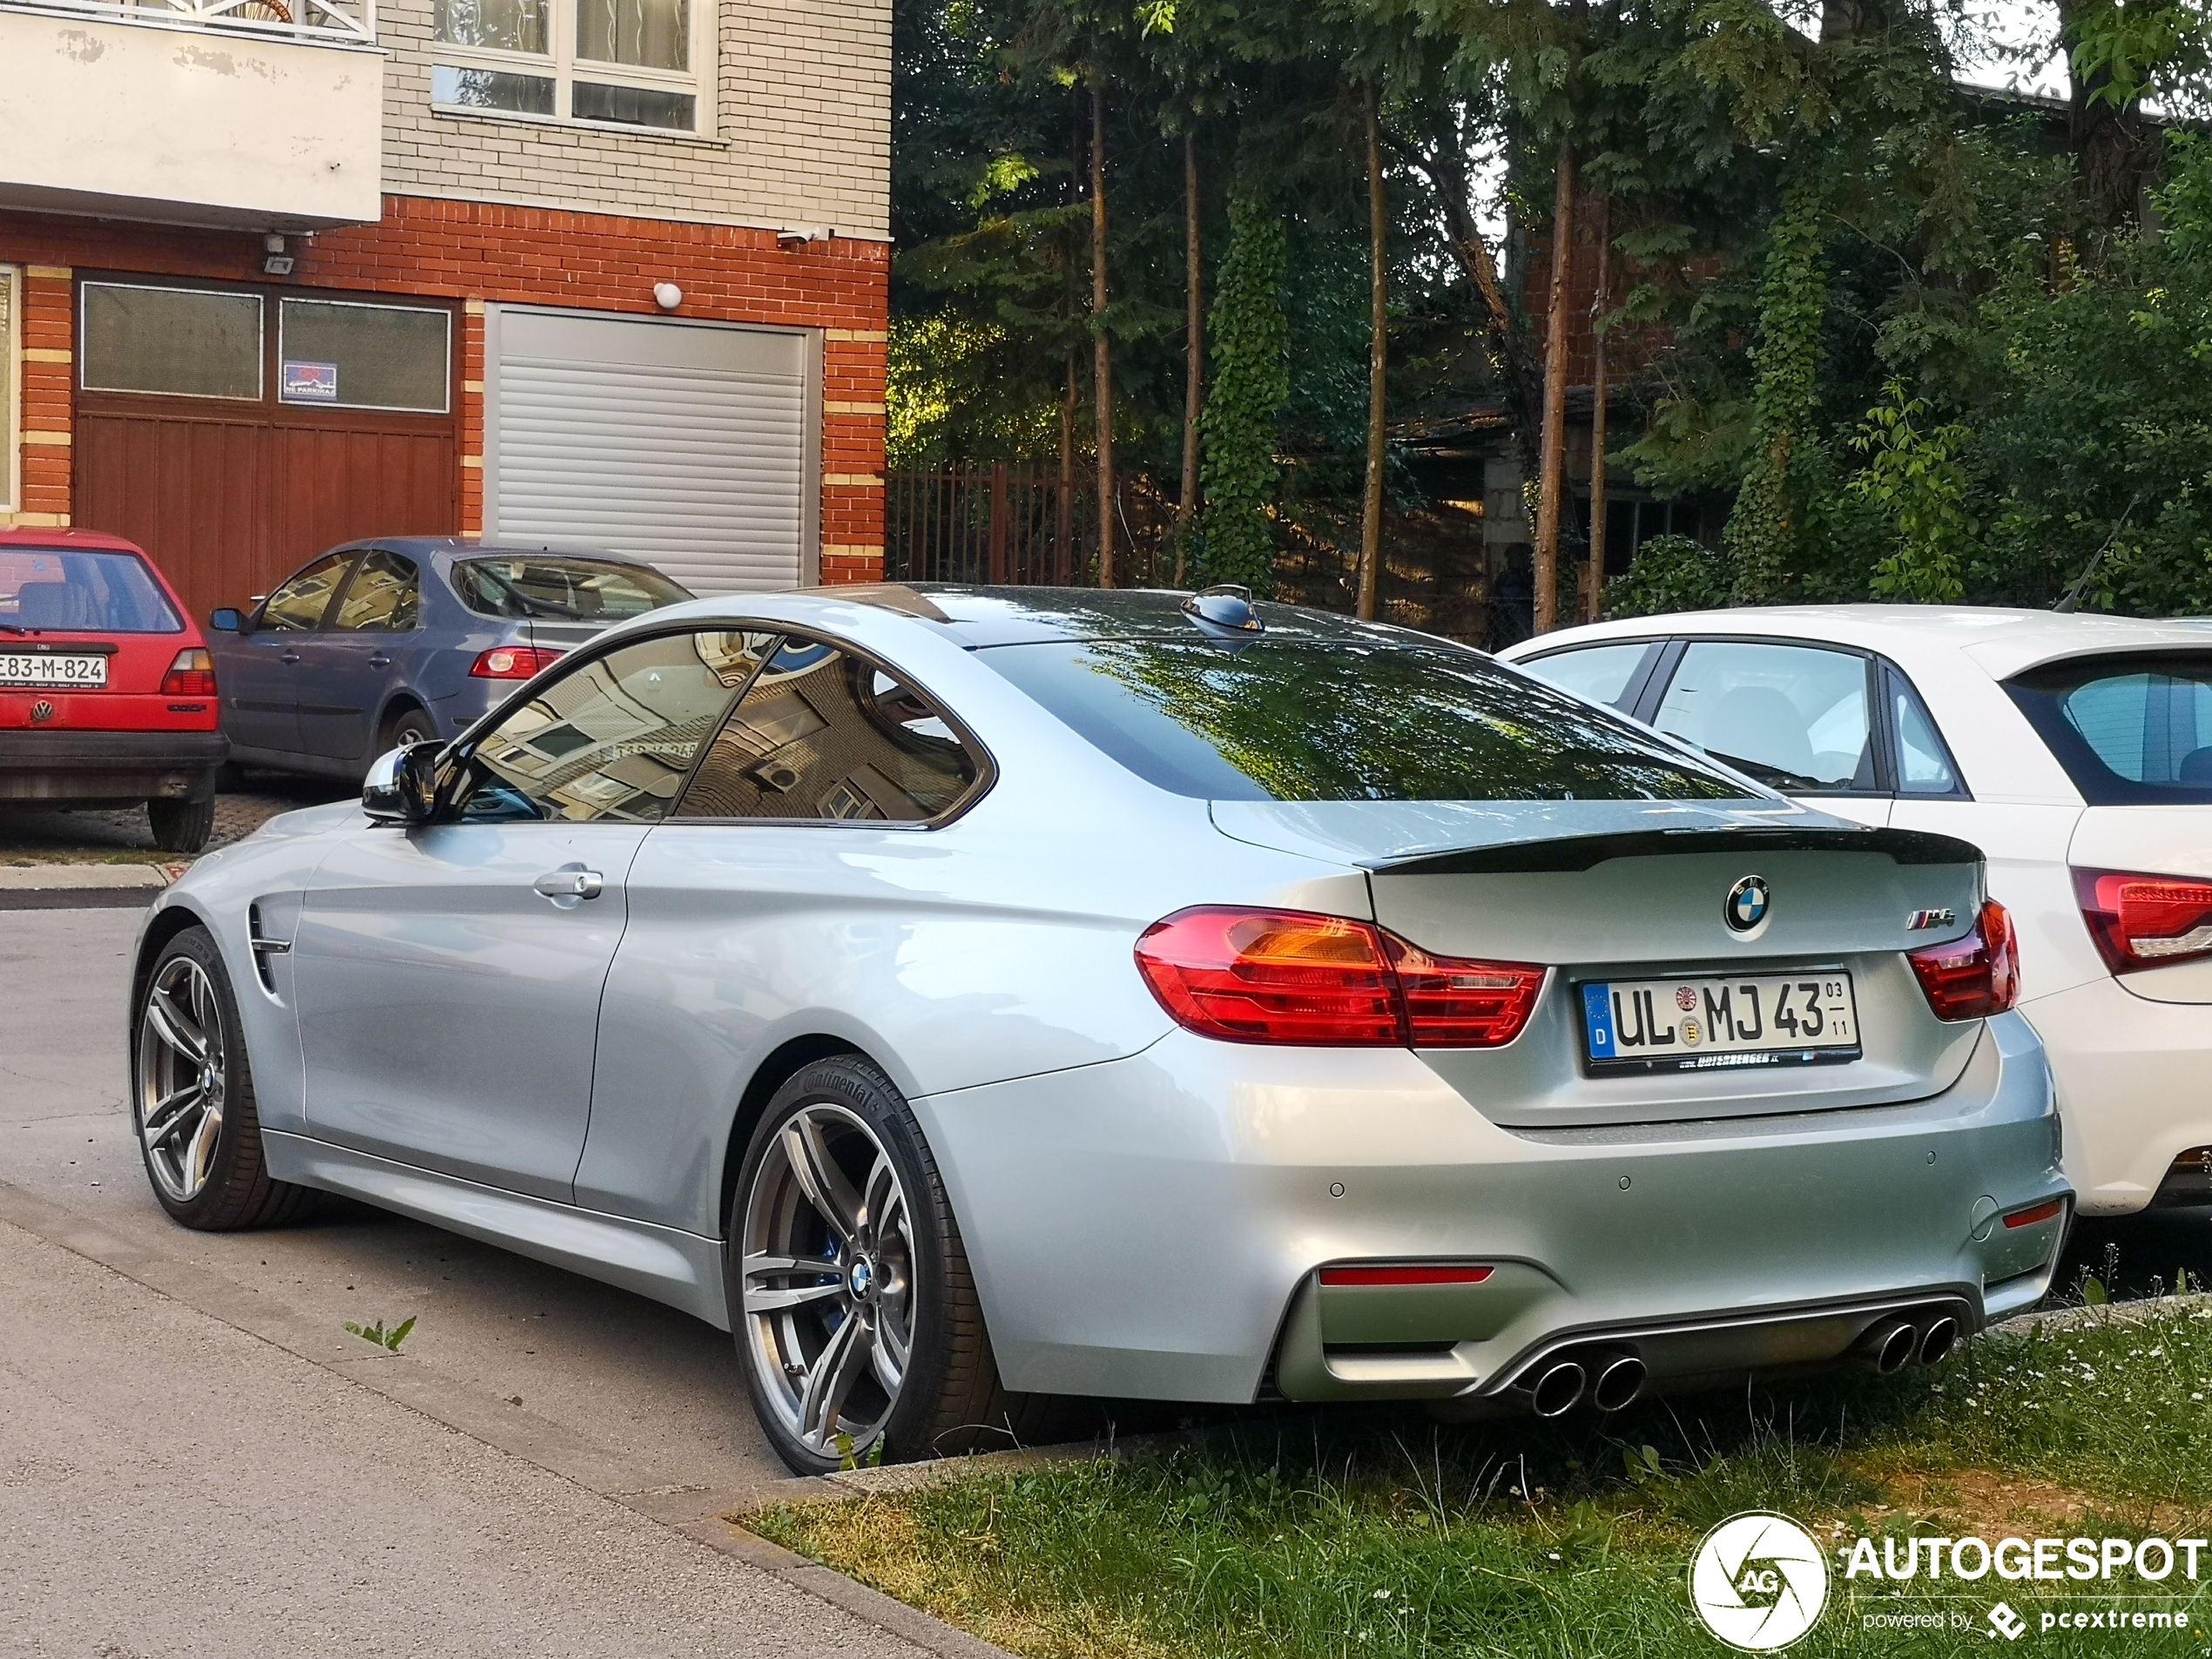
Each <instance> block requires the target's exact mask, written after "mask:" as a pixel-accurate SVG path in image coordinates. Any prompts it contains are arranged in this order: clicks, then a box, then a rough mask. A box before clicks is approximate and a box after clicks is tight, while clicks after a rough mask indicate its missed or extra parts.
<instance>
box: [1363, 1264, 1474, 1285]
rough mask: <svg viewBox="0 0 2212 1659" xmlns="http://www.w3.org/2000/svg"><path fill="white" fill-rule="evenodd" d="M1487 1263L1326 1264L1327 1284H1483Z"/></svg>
mask: <svg viewBox="0 0 2212 1659" xmlns="http://www.w3.org/2000/svg"><path fill="white" fill-rule="evenodd" d="M1490 1272H1491V1270H1490V1269H1489V1268H1487V1267H1325V1268H1323V1269H1322V1270H1321V1282H1322V1283H1323V1284H1324V1285H1480V1284H1481V1283H1482V1281H1483V1280H1484V1279H1486V1278H1489V1277H1490Z"/></svg>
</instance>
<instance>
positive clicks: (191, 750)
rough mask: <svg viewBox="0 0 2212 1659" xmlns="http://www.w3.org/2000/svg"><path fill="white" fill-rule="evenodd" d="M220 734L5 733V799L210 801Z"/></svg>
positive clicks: (0, 754)
mask: <svg viewBox="0 0 2212 1659" xmlns="http://www.w3.org/2000/svg"><path fill="white" fill-rule="evenodd" d="M227 759H230V740H229V739H228V738H226V737H224V735H223V734H222V733H221V732H81V731H68V730H64V731H59V732H0V801H72V802H86V801H96V800H113V801H140V800H204V799H206V798H207V797H208V796H210V795H212V794H213V793H214V791H215V773H216V771H217V770H218V769H219V767H220V766H221V765H223V763H224V762H225V761H226V760H227Z"/></svg>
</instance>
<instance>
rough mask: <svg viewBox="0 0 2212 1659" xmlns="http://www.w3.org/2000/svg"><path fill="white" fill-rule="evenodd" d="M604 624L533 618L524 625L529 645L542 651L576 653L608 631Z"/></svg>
mask: <svg viewBox="0 0 2212 1659" xmlns="http://www.w3.org/2000/svg"><path fill="white" fill-rule="evenodd" d="M607 626H608V624H605V623H604V622H568V621H563V620H556V619H554V618H550V617H530V618H529V620H528V621H527V622H525V623H524V624H523V630H524V631H525V632H526V633H527V634H528V636H529V643H530V644H533V645H535V646H536V647H537V649H538V650H540V651H574V650H575V649H576V648H577V646H578V645H583V644H590V642H591V641H592V640H594V639H597V637H599V636H600V635H601V634H603V633H604V632H605V631H607Z"/></svg>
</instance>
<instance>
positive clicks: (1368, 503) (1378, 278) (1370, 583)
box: [1359, 80, 1390, 621]
mask: <svg viewBox="0 0 2212 1659" xmlns="http://www.w3.org/2000/svg"><path fill="white" fill-rule="evenodd" d="M1366 117H1367V289H1368V307H1369V315H1368V319H1367V488H1366V495H1365V496H1363V497H1362V499H1361V501H1360V503H1359V615H1360V616H1361V617H1363V618H1365V619H1366V620H1369V621H1372V620H1373V618H1374V615H1375V600H1376V595H1377V593H1378V591H1379V590H1380V588H1381V585H1382V509H1383V463H1384V461H1385V459H1386V453H1387V452H1386V448H1385V444H1386V427H1385V424H1384V416H1385V413H1386V407H1385V405H1386V392H1387V386H1388V375H1387V373H1386V371H1387V369H1388V367H1389V354H1390V267H1389V263H1388V259H1389V248H1388V246H1387V242H1388V233H1389V229H1390V200H1389V197H1388V196H1387V195H1386V192H1384V189H1383V167H1382V118H1381V115H1380V113H1379V111H1378V110H1377V109H1376V107H1375V84H1374V82H1373V81H1372V80H1370V81H1369V82H1368V83H1367V86H1366Z"/></svg>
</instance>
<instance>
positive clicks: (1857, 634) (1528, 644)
mask: <svg viewBox="0 0 2212 1659" xmlns="http://www.w3.org/2000/svg"><path fill="white" fill-rule="evenodd" d="M1656 634H1706V635H1713V634H1722V635H1751V636H1755V637H1766V636H1788V637H1797V638H1804V639H1822V640H1829V641H1832V642H1833V643H1835V644H1839V645H1855V646H1858V648H1860V649H1862V650H1865V651H1879V652H1881V653H1882V654H1883V655H1885V656H1890V657H1903V656H1908V655H1912V654H1914V653H1916V652H1921V651H1927V650H1928V649H1930V648H1931V647H1933V648H1936V649H1939V650H1940V649H1944V648H1946V647H1947V648H1949V649H1952V650H1954V651H1963V652H1965V653H1966V655H1967V656H1968V657H1970V658H1973V661H1974V663H1975V664H1977V665H1978V666H1979V667H1980V669H1981V670H1982V671H1984V672H1985V673H1986V674H1988V675H1989V676H1990V678H1993V679H2000V680H2002V679H2009V678H2012V677H2013V675H2015V674H2018V673H2020V672H2022V671H2025V670H2027V669H2031V668H2034V667H2038V666H2040V664H2045V663H2052V662H2058V661H2060V660H2063V659H2065V658H2071V657H2085V656H2094V655H2114V654H2118V653H2124V652H2128V651H2171V650H2184V651H2212V630H2208V629H2207V628H2206V627H2205V626H2204V625H2203V624H2196V623H2189V622H2182V621H2150V620H2147V619H2145V618H2141V617H2112V616H2105V615H2102V614H2101V613H2091V614H2086V615H2085V614H2082V613H2079V612H2076V613H2072V614H2067V615H2061V614H2060V613H2059V612H2057V611H2052V610H2006V609H2003V608H2000V607H1998V606H1993V605H1992V606H1982V605H1905V604H1897V605H1880V604H1861V605H1749V606H1745V607H1744V608H1743V609H1742V610H1690V611H1683V612H1681V613H1679V614H1677V615H1671V616H1657V617H1622V618H1621V619H1620V620H1618V621H1615V622H1603V623H1598V624H1595V625H1593V626H1590V627H1586V628H1573V629H1564V630H1561V631H1560V632H1559V633H1556V634H1547V635H1544V636H1542V637H1541V638H1540V639H1531V640H1524V641H1522V642H1521V644H1519V645H1517V646H1515V647H1514V649H1513V651H1512V652H1511V655H1512V656H1513V657H1514V658H1527V657H1530V656H1534V655H1536V654H1537V653H1538V652H1540V651H1548V650H1551V649H1554V647H1557V646H1564V645H1573V644H1597V643H1600V642H1602V641H1603V640H1606V639H1608V638H1610V639H1642V638H1649V637H1651V636H1653V635H1656Z"/></svg>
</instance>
